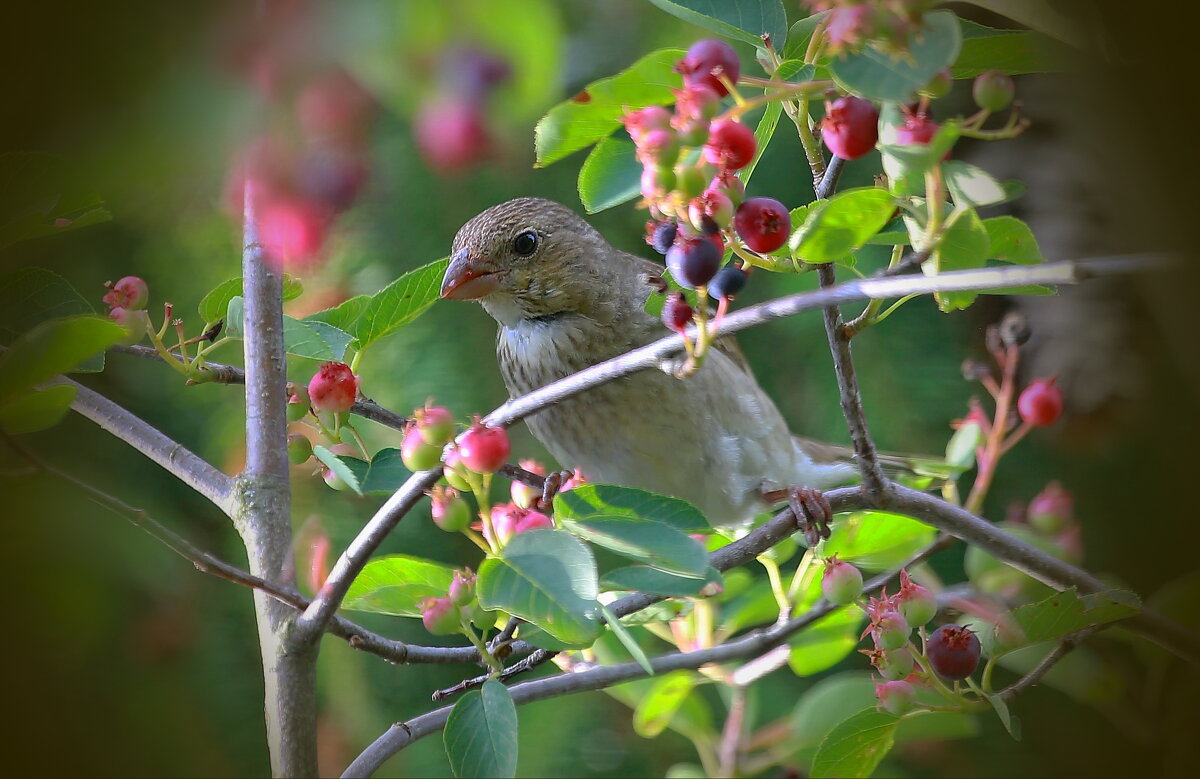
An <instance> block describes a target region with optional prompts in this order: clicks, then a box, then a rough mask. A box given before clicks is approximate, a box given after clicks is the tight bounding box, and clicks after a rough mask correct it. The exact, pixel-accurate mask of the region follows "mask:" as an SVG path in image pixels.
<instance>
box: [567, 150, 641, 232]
mask: <svg viewBox="0 0 1200 779" xmlns="http://www.w3.org/2000/svg"><path fill="white" fill-rule="evenodd" d="M641 176H642V163H640V162H638V161H637V157H636V156H635V149H634V145H633V142H632V141H629V140H628V139H626V138H620V137H617V136H615V135H610V136H608V137H607V138H601V139H600V142H599V143H597V144H596V147H595V148H594V149H592V151H591V153H589V154H588V156H587V159H586V160H584V161H583V167H582V168H580V169H579V201H580V202H581V203H583V207H584V208H585V209H587V212H588V213H589V214H594V213H596V212H597V211H603V210H605V209H607V208H612V207H613V206H619V205H621V204H622V203H624V202H626V201H627V200H633V199H634V198H635V197H637V196H638V195H640V194H641V192H642V185H641Z"/></svg>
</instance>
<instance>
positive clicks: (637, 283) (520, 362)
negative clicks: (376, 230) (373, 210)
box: [442, 198, 856, 525]
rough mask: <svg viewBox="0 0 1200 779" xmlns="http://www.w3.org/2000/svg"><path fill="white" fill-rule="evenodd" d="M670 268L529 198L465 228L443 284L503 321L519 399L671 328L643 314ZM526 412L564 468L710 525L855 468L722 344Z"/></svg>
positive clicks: (502, 344) (503, 345) (503, 364)
mask: <svg viewBox="0 0 1200 779" xmlns="http://www.w3.org/2000/svg"><path fill="white" fill-rule="evenodd" d="M529 231H532V232H533V233H534V234H536V236H537V240H536V244H537V245H536V249H535V250H534V251H533V252H532V253H531V254H530V255H529V256H527V257H523V256H521V255H520V254H518V252H517V247H515V246H514V242H515V241H516V240H517V237H518V236H519V235H521V234H522V233H526V232H529ZM527 246H528V240H527V238H526V241H525V246H524V247H522V248H527ZM661 270H662V268H661V266H658V265H656V264H654V263H651V262H649V261H647V260H644V259H641V258H639V257H636V256H634V255H631V254H628V253H625V252H622V251H620V250H618V249H615V248H614V247H612V246H611V245H609V243H608V242H607V241H605V240H604V238H603V237H602V236H601V235H600V234H599V233H598V232H596V230H594V229H593V228H592V227H591V226H590V225H588V224H587V223H586V222H585V221H584V220H583V219H581V218H580V217H579V216H577V215H576V214H575V213H574V212H572V211H571V210H570V209H568V208H566V207H564V206H562V205H559V204H558V203H554V202H551V201H548V200H541V199H537V198H522V199H519V200H511V201H509V202H507V203H502V204H500V205H498V206H495V207H493V208H490V209H488V210H487V211H484V212H483V213H481V214H479V215H478V216H476V217H475V218H474V219H472V220H471V221H469V222H467V224H466V225H464V226H463V228H462V229H461V230H460V231H459V233H458V235H457V236H456V237H455V239H454V248H453V254H452V258H451V265H450V268H449V269H448V270H447V273H446V278H445V281H444V282H443V285H442V295H443V296H444V297H450V298H457V299H478V300H479V302H480V303H482V304H483V307H484V309H485V310H487V312H488V313H489V314H491V316H492V317H493V318H494V319H496V321H497V323H498V324H499V332H498V335H497V341H496V353H497V358H498V361H499V365H500V371H501V373H502V374H503V377H504V382H505V384H506V385H507V387H508V391H509V393H510V394H511V395H512V396H514V397H515V396H517V395H522V394H525V393H527V392H529V391H531V390H534V389H537V388H538V387H541V386H544V385H546V384H548V383H550V382H552V381H555V380H557V379H561V378H563V377H565V376H568V375H570V374H572V373H575V372H576V371H579V370H581V369H583V368H586V367H588V366H590V365H594V364H596V363H598V362H602V361H604V360H607V359H609V358H612V357H616V356H617V355H619V354H622V353H624V352H627V351H629V350H631V349H634V348H637V347H639V346H643V345H645V344H647V343H650V342H651V341H655V340H658V339H659V338H662V337H663V336H664V335H667V334H668V333H669V331H668V330H667V329H666V328H665V327H664V326H663V325H662V323H661V322H660V321H659V320H658V319H657V318H655V317H652V316H650V315H648V314H646V313H645V312H644V311H643V305H644V303H645V301H646V298H647V297H648V295H649V294H650V293H651V292H652V290H653V285H652V284H651V283H650V281H649V279H650V278H651V276H652V275H653V276H656V275H657V274H658V273H660V272H661ZM527 423H528V425H529V428H530V430H531V431H532V432H533V434H534V435H535V436H536V437H537V438H538V440H540V441H541V442H542V443H543V444H545V446H546V448H547V449H548V450H549V451H550V453H551V454H553V455H554V457H555V458H556V459H557V460H558V461H559V464H560V465H562V466H563V467H566V468H575V467H577V468H579V469H580V470H582V471H583V473H584V474H585V475H586V476H587V477H588V478H589V479H590V480H592V481H594V482H598V483H612V484H624V485H627V486H631V487H640V488H642V489H647V490H652V491H655V492H659V493H664V494H668V495H674V496H677V497H680V498H683V499H685V500H687V501H689V502H691V503H693V504H694V505H696V506H697V507H699V508H700V509H701V510H702V511H703V512H704V513H705V514H706V515H707V516H708V518H709V520H710V521H711V522H713V523H714V524H726V525H728V524H735V523H739V522H742V521H745V520H749V519H751V518H753V517H754V516H755V515H756V514H757V513H759V512H760V511H763V510H765V509H766V508H768V507H767V506H766V504H765V503H764V502H763V501H762V499H761V498H760V496H759V495H760V490H761V488H763V487H764V486H765V487H767V488H770V489H776V488H781V487H790V486H807V487H815V488H818V489H827V488H829V487H832V486H836V485H838V484H844V483H846V482H848V481H851V480H853V478H854V477H855V473H856V471H855V469H854V468H853V467H852V466H851V465H849V464H847V463H846V462H845V461H842V460H834V459H831V457H832V456H833V451H834V450H833V449H832V448H830V447H825V446H821V445H815V444H812V443H810V442H805V441H802V440H799V439H795V438H793V436H792V435H791V433H790V432H789V431H788V428H787V424H786V423H785V422H784V420H783V417H782V416H781V415H780V413H779V410H778V409H777V408H776V407H775V404H774V403H773V402H772V401H771V399H770V398H768V397H767V395H766V394H765V393H764V392H763V391H762V389H761V388H760V387H759V386H758V383H757V382H756V381H755V380H754V377H753V376H752V375H751V374H750V373H749V371H748V370H747V369H746V368H745V367H744V366H743V365H741V364H740V363H739V361H737V360H736V359H735V358H734V357H731V356H729V355H728V354H727V353H725V352H724V351H721V350H715V349H714V350H712V351H711V352H710V353H709V355H708V357H707V358H706V360H705V362H704V365H703V367H702V368H701V369H700V370H699V371H698V372H697V373H696V374H695V375H693V376H691V377H690V378H687V379H677V378H675V377H673V376H670V375H668V374H666V373H663V372H661V371H642V372H640V373H636V374H633V375H631V376H627V377H625V378H622V379H618V380H616V381H614V382H610V383H608V384H605V385H602V386H600V387H597V388H594V389H591V390H588V391H587V392H584V393H582V394H581V395H578V396H576V397H574V398H571V399H568V400H566V401H564V402H562V403H559V404H557V405H554V406H551V407H549V408H547V409H545V410H543V411H541V412H539V413H537V414H535V415H533V416H532V417H530V418H529V419H528V420H527Z"/></svg>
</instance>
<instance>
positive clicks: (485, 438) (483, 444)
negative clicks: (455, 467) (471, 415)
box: [458, 419, 512, 473]
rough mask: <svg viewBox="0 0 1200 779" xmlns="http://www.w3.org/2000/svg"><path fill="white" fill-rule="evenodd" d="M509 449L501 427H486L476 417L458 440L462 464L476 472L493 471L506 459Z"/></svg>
mask: <svg viewBox="0 0 1200 779" xmlns="http://www.w3.org/2000/svg"><path fill="white" fill-rule="evenodd" d="M511 450H512V446H511V444H509V442H508V433H506V432H505V431H504V429H503V428H499V427H488V426H487V425H484V424H483V423H482V422H480V421H479V420H478V419H476V421H475V424H473V425H471V427H470V428H469V429H468V430H467V432H465V433H463V434H462V438H460V439H459V441H458V455H459V457H460V458H461V459H462V463H463V465H465V466H467V467H468V468H470V469H471V470H472V471H475V472H476V473H495V472H496V471H497V470H499V469H500V466H501V465H504V463H505V462H506V461H507V460H508V453H509V452H510V451H511Z"/></svg>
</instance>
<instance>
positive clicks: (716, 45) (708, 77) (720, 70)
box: [675, 38, 741, 97]
mask: <svg viewBox="0 0 1200 779" xmlns="http://www.w3.org/2000/svg"><path fill="white" fill-rule="evenodd" d="M675 70H676V72H678V73H681V74H682V75H683V83H684V86H687V87H694V86H707V87H708V88H709V89H711V90H713V91H714V92H716V93H717V95H719V96H721V97H724V96H725V95H727V94H729V90H728V89H726V88H725V85H724V84H722V83H721V79H719V78H717V75H718V74H719V75H722V76H724V77H725V78H726V79H727V80H728V81H729V83H731V84H736V83H737V80H738V76H739V75H741V63H740V62H739V61H738V56H737V52H735V51H734V50H733V47H732V46H730V45H729V44H728V43H725V42H724V41H719V40H716V39H715V38H706V39H705V40H701V41H696V42H695V43H693V44H692V47H691V48H690V49H688V51H687V54H686V55H685V56H684V58H683V59H682V60H680V62H679V64H677V65H676V66H675Z"/></svg>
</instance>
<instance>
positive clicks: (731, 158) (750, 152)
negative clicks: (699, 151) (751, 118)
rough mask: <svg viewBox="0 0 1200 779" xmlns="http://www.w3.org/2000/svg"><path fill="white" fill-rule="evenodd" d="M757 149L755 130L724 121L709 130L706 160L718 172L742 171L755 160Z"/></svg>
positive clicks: (714, 123) (705, 153)
mask: <svg viewBox="0 0 1200 779" xmlns="http://www.w3.org/2000/svg"><path fill="white" fill-rule="evenodd" d="M757 148H758V141H756V140H755V138H754V131H753V130H751V129H750V128H749V127H747V126H746V125H744V124H742V123H741V122H736V121H734V120H732V119H722V120H721V121H718V122H713V123H712V126H711V127H710V128H709V133H708V143H706V144H704V160H705V162H708V163H710V164H712V165H714V166H715V167H716V168H717V169H718V170H740V169H741V168H744V167H746V166H747V165H749V164H750V160H752V159H754V152H755V150H756V149H757Z"/></svg>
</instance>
